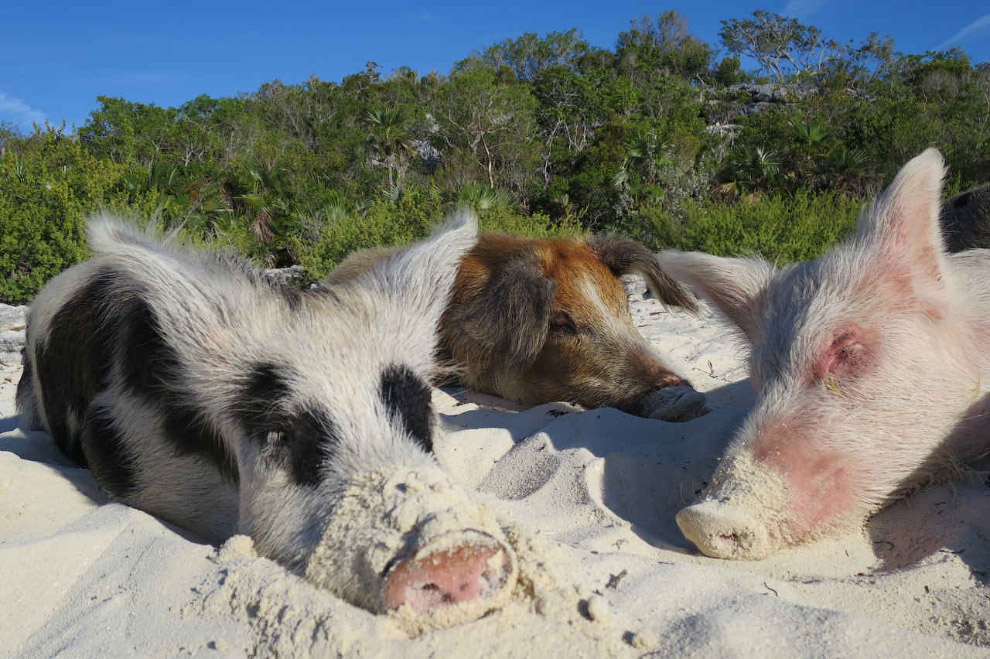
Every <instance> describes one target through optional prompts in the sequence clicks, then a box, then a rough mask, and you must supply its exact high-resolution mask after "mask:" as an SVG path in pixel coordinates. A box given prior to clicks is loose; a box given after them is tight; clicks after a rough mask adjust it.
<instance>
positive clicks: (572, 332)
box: [550, 311, 578, 336]
mask: <svg viewBox="0 0 990 659" xmlns="http://www.w3.org/2000/svg"><path fill="white" fill-rule="evenodd" d="M550 333H551V334H556V335H558V336H577V333H578V331H577V325H575V324H574V319H573V318H571V316H570V314H568V313H567V312H566V311H554V312H553V314H552V315H551V316H550Z"/></svg>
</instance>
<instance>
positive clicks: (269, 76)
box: [0, 0, 990, 129]
mask: <svg viewBox="0 0 990 659" xmlns="http://www.w3.org/2000/svg"><path fill="white" fill-rule="evenodd" d="M936 4H937V5H938V6H936ZM667 9H675V10H677V11H679V12H680V13H681V14H682V15H684V16H686V17H687V19H688V24H689V26H690V29H691V32H692V33H693V34H694V35H696V36H697V37H699V38H701V39H703V40H704V41H706V42H708V43H709V44H711V45H717V44H718V37H717V35H718V30H719V27H720V23H719V21H720V20H722V19H726V18H743V17H746V16H749V15H750V14H751V13H752V11H753V10H754V9H766V10H769V11H775V12H778V13H782V14H785V15H789V16H794V17H795V18H798V19H800V20H801V21H802V22H805V23H808V24H812V25H816V26H818V27H820V28H821V29H822V30H823V31H824V33H825V35H826V36H828V37H830V38H833V39H836V40H838V41H848V40H850V39H852V40H854V41H856V42H859V41H861V40H863V39H864V38H865V37H866V36H867V35H868V34H869V33H870V32H873V31H877V32H881V33H885V34H888V35H890V36H891V37H893V38H894V40H895V45H896V47H897V49H898V50H900V51H902V52H910V53H921V52H924V51H926V50H930V49H938V48H947V47H951V46H959V47H961V48H963V50H965V51H966V52H967V53H968V54H969V55H970V57H971V59H972V60H973V61H974V62H980V61H987V60H990V4H988V3H987V1H986V0H956V1H953V0H946V1H945V2H941V3H935V2H920V1H918V0H906V1H898V2H883V1H882V0H880V1H873V2H871V1H869V0H784V1H783V2H781V1H780V0H778V2H777V4H766V3H760V4H750V3H746V2H732V1H730V0H707V1H705V0H701V1H699V0H695V2H681V1H678V2H673V3H671V4H656V3H650V2H635V1H627V0H612V1H611V2H583V3H582V2H575V1H574V0H571V1H570V2H557V1H544V2H534V1H533V0H529V1H528V2H520V1H518V0H503V1H501V2H492V3H489V4H484V5H478V6H464V5H462V4H461V3H457V2H449V3H443V2H429V3H408V2H395V1H394V0H378V1H377V2H373V3H370V4H367V5H365V4H363V3H347V4H346V5H343V4H341V3H334V2H292V1H288V0H283V1H281V2H272V1H269V2H265V3H260V2H255V1H253V0H242V1H241V2H236V3H235V2H226V1H224V2H211V1H210V0H158V1H157V2H134V1H133V0H128V1H127V2H123V1H120V0H114V1H110V2H93V1H91V0H90V1H87V0H75V1H73V2H66V1H64V0H55V1H53V2H46V3H44V4H42V5H36V4H33V3H28V2H25V1H24V0H4V1H3V2H0V27H2V28H3V29H2V34H3V38H2V39H0V121H6V122H10V123H13V124H14V125H16V126H19V127H21V128H24V129H30V126H31V123H32V122H42V121H45V120H48V121H51V122H53V123H56V124H58V123H61V122H62V121H63V120H64V121H66V122H67V123H68V124H69V126H70V127H71V126H72V125H73V124H76V125H81V124H82V123H83V122H85V120H86V118H87V117H88V115H89V113H90V112H91V111H92V110H94V109H95V108H96V106H97V103H96V97H97V96H98V95H107V96H122V97H124V98H126V99H128V100H132V101H141V102H147V103H155V104H158V105H163V106H170V105H178V104H181V103H183V102H184V101H187V100H189V99H191V98H194V97H195V96H198V95H199V94H209V95H211V96H229V95H234V94H237V93H238V92H250V91H254V90H256V89H257V88H258V87H259V86H260V85H261V84H262V83H263V82H266V81H269V80H273V79H275V78H278V79H280V80H282V81H283V82H286V83H296V82H300V81H303V80H305V79H307V78H309V77H310V76H313V75H315V76H318V77H320V78H321V79H323V80H340V79H341V78H342V77H343V76H345V75H347V74H350V73H354V72H357V71H360V70H362V69H363V68H364V64H365V62H367V61H369V60H373V61H375V62H378V63H379V64H380V65H381V67H382V70H383V71H384V72H386V73H388V72H389V71H391V70H393V69H395V68H396V67H399V66H403V65H406V66H410V67H412V68H413V69H415V70H417V71H419V72H421V73H426V72H429V71H431V70H434V69H435V70H438V71H440V72H441V73H446V72H447V71H448V70H449V68H450V66H451V65H452V64H453V63H454V62H455V61H457V60H459V59H461V58H463V57H465V56H466V55H468V54H469V53H471V52H472V51H475V50H481V49H484V48H485V47H486V46H488V45H490V44H492V43H495V42H497V41H500V40H502V39H504V38H507V37H515V36H518V35H520V34H522V33H523V32H538V33H540V34H543V33H546V32H551V31H557V30H564V29H567V28H570V27H576V28H578V29H579V30H581V32H582V34H583V35H584V37H585V38H586V39H588V40H589V41H590V42H592V43H593V44H595V45H597V46H601V47H607V48H612V47H614V45H615V39H616V37H617V36H618V34H619V32H621V31H623V30H625V29H626V28H627V27H628V25H629V21H630V19H632V18H634V17H637V16H642V15H643V14H650V15H656V14H658V13H660V12H662V11H664V10H667Z"/></svg>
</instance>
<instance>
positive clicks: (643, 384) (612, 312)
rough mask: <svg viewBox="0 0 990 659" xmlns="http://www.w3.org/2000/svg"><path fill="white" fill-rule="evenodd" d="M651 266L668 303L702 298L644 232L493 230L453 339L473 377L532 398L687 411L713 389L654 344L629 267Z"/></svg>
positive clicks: (447, 317) (450, 319)
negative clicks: (634, 311) (641, 326)
mask: <svg viewBox="0 0 990 659" xmlns="http://www.w3.org/2000/svg"><path fill="white" fill-rule="evenodd" d="M627 273H638V274H641V275H643V277H644V278H645V279H646V282H647V284H648V286H649V287H650V289H651V290H652V292H653V294H654V295H655V296H656V297H657V298H659V299H660V300H661V301H663V302H664V303H666V304H670V305H675V306H680V307H684V308H687V309H692V310H693V309H695V302H694V299H693V297H692V296H691V295H690V294H689V293H687V292H686V291H685V290H684V289H682V288H681V287H680V286H679V285H678V284H677V283H675V282H674V281H673V280H671V279H670V278H669V277H667V275H666V274H665V273H664V272H663V271H662V269H661V268H660V266H659V265H658V263H657V260H656V256H655V255H654V254H653V253H652V252H650V251H649V250H647V249H646V248H645V247H643V246H642V245H640V244H639V243H636V242H634V241H632V240H628V239H624V238H616V237H598V238H592V239H590V240H587V241H586V240H580V239H550V240H533V239H527V238H521V237H517V236H509V235H503V234H493V233H489V234H484V235H483V236H482V238H481V240H480V241H479V243H478V245H477V246H476V247H475V248H474V249H473V250H471V251H470V252H469V253H468V254H467V255H466V256H465V257H464V258H463V259H462V262H461V269H460V272H459V273H458V278H457V281H456V283H455V285H454V293H453V295H452V298H451V302H450V304H449V305H448V307H447V310H446V312H445V313H444V316H443V319H442V321H441V347H442V350H443V351H444V352H445V353H446V355H445V356H446V357H447V358H449V360H450V361H451V362H452V363H453V364H454V365H455V366H456V367H457V368H458V375H459V376H460V379H461V381H462V382H463V384H465V385H466V386H468V387H470V388H472V389H476V390H479V391H484V392H488V393H494V394H497V395H499V396H502V397H504V398H508V399H511V400H516V401H519V402H522V403H525V404H528V405H536V404H540V403H545V402H549V401H556V400H565V401H570V402H574V403H578V404H580V405H583V406H585V407H606V406H610V407H617V408H619V409H621V410H624V411H626V412H629V413H631V414H636V415H640V416H647V417H656V418H661V419H664V420H668V421H683V420H687V419H691V418H694V417H696V416H698V415H700V414H702V413H704V412H705V411H706V410H705V406H704V397H703V396H702V395H701V394H699V393H698V392H696V391H695V390H694V389H693V388H692V387H691V385H690V383H688V382H687V381H686V380H684V379H683V378H682V377H680V376H679V375H677V374H675V373H674V372H673V371H672V370H671V369H670V368H669V367H668V366H667V365H665V364H664V363H663V362H662V361H661V360H660V358H659V357H658V356H657V355H656V354H655V353H654V352H653V350H652V348H651V347H650V345H649V344H648V343H647V342H646V341H645V339H643V337H642V336H641V335H640V334H639V332H638V331H637V329H636V327H635V326H634V325H633V323H632V319H631V318H630V316H629V310H628V300H627V296H626V292H625V290H624V288H623V286H622V282H621V281H620V280H619V276H620V275H623V274H627Z"/></svg>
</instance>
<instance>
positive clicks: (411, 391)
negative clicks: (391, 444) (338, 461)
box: [378, 364, 433, 452]
mask: <svg viewBox="0 0 990 659" xmlns="http://www.w3.org/2000/svg"><path fill="white" fill-rule="evenodd" d="M378 395H379V397H380V398H381V400H382V402H383V403H384V404H385V409H386V410H388V412H389V414H391V415H393V416H394V417H397V418H398V419H399V420H400V421H401V422H402V425H403V426H404V427H405V430H406V432H407V433H408V434H409V435H410V436H412V438H413V439H415V440H416V442H417V443H418V444H419V445H420V446H422V447H423V449H424V450H426V451H429V452H432V451H433V405H432V402H431V389H430V386H429V385H428V384H426V382H424V381H423V379H422V378H420V377H419V376H417V375H416V374H415V373H413V372H412V371H411V370H410V369H409V368H408V367H406V366H398V365H394V364H393V365H392V366H389V367H388V368H386V369H385V371H384V372H383V373H382V380H381V384H380V385H379V390H378Z"/></svg>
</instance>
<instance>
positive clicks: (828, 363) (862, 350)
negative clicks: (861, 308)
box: [814, 330, 870, 379]
mask: <svg viewBox="0 0 990 659" xmlns="http://www.w3.org/2000/svg"><path fill="white" fill-rule="evenodd" d="M862 339H863V336H862V333H861V332H860V331H858V330H850V331H845V332H842V333H841V334H839V335H838V336H836V337H835V338H834V339H832V342H831V344H829V346H828V348H827V349H826V350H825V351H824V353H822V355H821V356H820V357H819V358H818V360H817V361H816V363H815V367H814V371H815V376H816V377H817V378H818V379H822V378H824V377H825V376H827V375H829V374H835V375H839V376H847V375H848V376H855V375H859V374H861V372H862V371H863V368H864V367H866V366H867V364H868V362H869V361H870V356H869V351H868V349H867V347H866V345H865V344H864V343H863V340H862Z"/></svg>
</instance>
